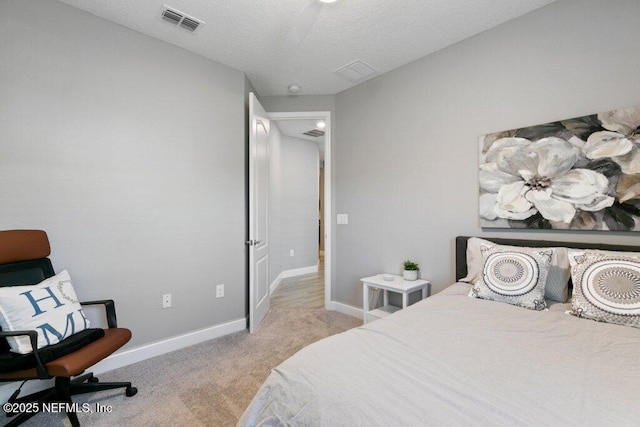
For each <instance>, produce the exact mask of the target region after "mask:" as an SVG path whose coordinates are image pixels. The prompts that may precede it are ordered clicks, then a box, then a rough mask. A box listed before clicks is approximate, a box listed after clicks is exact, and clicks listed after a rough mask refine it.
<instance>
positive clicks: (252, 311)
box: [247, 93, 271, 333]
mask: <svg viewBox="0 0 640 427" xmlns="http://www.w3.org/2000/svg"><path fill="white" fill-rule="evenodd" d="M249 127H250V129H249V241H248V242H247V245H249V246H248V247H249V332H250V333H253V332H255V330H256V328H257V327H258V325H259V324H260V322H261V321H262V319H263V318H264V316H265V315H266V314H267V311H269V304H270V298H271V296H270V295H269V228H268V226H269V127H270V123H269V120H268V119H267V118H266V112H265V111H264V108H262V105H260V102H259V101H258V98H256V97H255V95H254V94H253V93H250V94H249Z"/></svg>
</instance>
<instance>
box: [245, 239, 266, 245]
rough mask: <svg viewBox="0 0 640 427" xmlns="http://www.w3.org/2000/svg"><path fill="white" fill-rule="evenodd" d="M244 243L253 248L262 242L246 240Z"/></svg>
mask: <svg viewBox="0 0 640 427" xmlns="http://www.w3.org/2000/svg"><path fill="white" fill-rule="evenodd" d="M245 243H246V244H247V245H249V246H254V245H258V244H260V243H262V240H247V241H246V242H245Z"/></svg>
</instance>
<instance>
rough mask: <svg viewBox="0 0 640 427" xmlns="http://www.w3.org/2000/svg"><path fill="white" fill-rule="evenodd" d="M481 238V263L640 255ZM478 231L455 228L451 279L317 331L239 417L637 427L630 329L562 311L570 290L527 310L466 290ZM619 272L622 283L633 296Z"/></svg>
mask: <svg viewBox="0 0 640 427" xmlns="http://www.w3.org/2000/svg"><path fill="white" fill-rule="evenodd" d="M487 239H488V240H489V241H490V243H491V245H495V246H491V248H489V249H487V247H484V246H482V247H481V249H482V251H483V252H482V257H481V258H480V259H481V262H482V263H483V264H482V265H481V267H482V268H484V267H486V265H488V263H489V258H490V255H487V253H488V252H491V251H493V254H495V253H497V252H499V249H498V248H505V247H506V248H523V247H524V248H531V249H522V251H524V252H526V251H531V252H530V253H534V252H535V253H536V254H537V253H542V252H539V251H543V250H545V248H550V247H553V248H572V249H576V250H582V249H599V250H608V251H623V252H621V253H619V252H613V253H592V252H590V251H581V252H575V251H573V250H572V251H571V252H568V253H570V254H571V257H572V259H574V260H579V261H580V262H582V261H584V260H590V259H592V258H593V259H596V258H594V257H600V258H597V259H599V260H600V262H604V261H602V260H609V259H613V260H614V261H616V260H617V262H622V263H625V262H626V263H632V262H635V261H638V262H640V260H639V259H638V258H634V255H635V253H636V252H638V251H640V247H629V246H617V245H593V244H584V243H569V242H549V241H542V240H515V239H493V238H487ZM478 240H480V241H481V239H477V238H473V239H470V238H469V237H457V238H456V280H457V282H456V283H454V284H452V285H451V286H449V287H447V288H446V289H445V290H443V291H442V292H439V293H438V294H436V295H434V296H431V297H430V298H427V299H425V300H423V301H420V302H418V303H416V304H413V305H412V306H410V307H408V308H406V309H404V310H401V311H398V312H396V313H394V314H393V315H390V316H388V317H386V318H384V319H381V320H377V321H374V322H371V323H368V324H366V325H363V326H361V327H359V328H355V329H352V330H349V331H347V332H344V333H342V334H339V335H335V336H333V337H329V338H326V339H324V340H321V341H318V342H316V343H314V344H312V345H310V346H308V347H306V348H304V349H302V350H300V351H299V352H298V353H296V354H295V355H294V356H292V357H291V358H289V359H288V360H286V361H285V362H283V363H282V364H281V365H279V366H278V367H276V368H275V369H273V370H272V372H271V374H270V375H269V377H268V378H267V380H266V382H265V383H264V384H263V386H262V387H261V389H260V390H259V391H258V393H257V395H256V396H255V398H254V399H253V401H252V403H251V404H250V405H249V407H248V408H247V409H246V411H245V413H244V414H243V416H242V418H241V419H240V421H239V423H238V425H240V426H262V425H269V426H272V425H273V426H275V425H294V426H316V425H318V426H365V425H366V426H377V425H379V426H395V425H402V426H418V425H420V426H422V425H438V426H439V425H496V426H500V425H519V426H521V425H531V426H540V425H592V426H602V425H616V426H626V425H636V426H637V425H640V329H639V328H638V327H633V325H632V326H623V325H619V324H614V323H611V322H608V321H594V320H591V319H588V318H580V317H578V316H576V315H570V314H568V313H567V311H568V310H571V309H572V307H573V306H572V300H571V299H570V300H569V301H568V302H566V303H563V302H558V301H552V300H546V304H545V305H546V307H545V308H544V309H540V307H537V308H538V309H529V308H523V307H522V306H518V305H513V304H511V303H505V302H503V301H496V300H490V299H483V298H477V297H476V298H473V297H470V296H469V295H470V294H473V290H474V289H475V288H476V286H477V282H476V284H474V282H473V280H469V274H470V273H471V271H470V270H471V269H477V268H478V266H477V263H478V258H477V254H475V252H473V253H472V251H475V250H476V249H475V246H477V241H478ZM472 242H473V246H474V248H472V244H471V243H472ZM518 250H520V249H513V251H515V252H516V253H518ZM563 250H564V249H563ZM474 254H475V255H474ZM545 254H546V252H545ZM603 254H604V255H603ZM638 255H639V256H640V254H638ZM500 256H505V254H504V253H501V255H500ZM545 256H546V255H545ZM468 258H469V259H468ZM472 263H475V264H476V265H475V266H472ZM503 264H504V263H503ZM501 265H502V264H501ZM576 265H577V267H576ZM576 265H574V264H571V266H570V270H571V271H570V272H569V274H570V276H569V277H570V278H571V279H573V281H574V282H575V281H576V280H577V279H579V282H580V283H583V281H584V280H585V277H586V276H585V275H587V273H585V272H583V273H584V274H583V275H582V276H577V274H578V273H580V271H579V268H578V267H580V266H581V265H582V264H576ZM593 265H595V264H593ZM598 265H599V266H600V265H601V264H598ZM629 265H631V264H629ZM593 268H595V267H593ZM629 271H631V273H629V272H627V273H623V274H622V277H623V282H624V283H626V284H627V285H628V284H629V281H631V286H632V288H633V289H632V291H633V292H637V293H639V294H640V281H638V275H635V276H634V273H633V271H634V270H633V269H632V270H629ZM636 272H637V270H636ZM565 273H566V272H565ZM487 274H488V273H486V271H484V270H483V271H482V272H481V275H483V278H484V276H486V275H487ZM571 274H573V276H571ZM598 274H601V275H603V274H604V275H605V276H607V275H609V276H610V274H609V273H608V272H606V271H605V272H604V273H603V272H602V271H600V270H599V273H598ZM547 276H548V277H547V278H546V279H549V277H550V273H549V274H548V275H547ZM563 277H564V278H566V277H567V276H563ZM607 277H608V276H607ZM462 279H466V280H467V282H469V281H471V283H465V282H461V281H460V280H462ZM546 279H545V280H546ZM487 280H488V279H487ZM625 281H626V282H625ZM569 282H571V280H569ZM618 282H619V281H618ZM618 282H617V283H618ZM483 283H484V282H483ZM624 283H623V284H624ZM569 286H570V285H569ZM579 286H580V285H579V284H574V285H573V287H574V292H573V298H577V296H578V295H579V294H580V292H578V290H579V289H578V288H579ZM633 292H632V293H633ZM475 296H477V295H475ZM546 296H547V295H546V294H545V298H546ZM618 296H620V295H618ZM633 296H634V295H632V297H633ZM636 296H637V295H636ZM639 300H640V299H638V300H634V301H631V302H630V304H631V305H634V304H635V306H634V307H636V308H637V303H638V301H639ZM624 308H626V306H625V307H624ZM584 313H587V311H586V310H585V311H584V312H582V311H580V312H579V313H578V314H584ZM630 313H631V312H629V313H624V315H626V316H627V317H628V316H630V315H631V314H632V313H631V314H630ZM574 314H576V312H575V310H574ZM627 317H624V316H623V317H622V320H623V321H626V320H627ZM618 318H619V316H618ZM618 318H616V319H618ZM605 320H606V319H605ZM636 326H637V325H636Z"/></svg>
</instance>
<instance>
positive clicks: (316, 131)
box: [303, 129, 324, 138]
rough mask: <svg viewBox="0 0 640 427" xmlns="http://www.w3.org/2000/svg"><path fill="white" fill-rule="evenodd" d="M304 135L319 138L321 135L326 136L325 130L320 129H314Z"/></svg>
mask: <svg viewBox="0 0 640 427" xmlns="http://www.w3.org/2000/svg"><path fill="white" fill-rule="evenodd" d="M303 135H308V136H313V137H316V138H317V137H319V136H324V131H323V130H320V129H312V130H310V131H307V132H305V133H303Z"/></svg>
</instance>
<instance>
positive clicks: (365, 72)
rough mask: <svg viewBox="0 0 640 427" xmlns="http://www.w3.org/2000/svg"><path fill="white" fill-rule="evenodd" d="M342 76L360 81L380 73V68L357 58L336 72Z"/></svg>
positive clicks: (353, 80)
mask: <svg viewBox="0 0 640 427" xmlns="http://www.w3.org/2000/svg"><path fill="white" fill-rule="evenodd" d="M335 73H336V74H337V75H339V76H340V77H343V78H345V79H347V80H350V81H352V82H360V81H362V80H365V79H368V78H369V77H371V76H374V75H375V74H378V70H376V69H375V68H373V67H372V66H371V65H369V64H367V63H366V62H364V61H362V60H360V59H356V60H355V61H353V62H350V63H348V64H347V65H345V66H344V67H342V68H340V69H339V70H337V71H336V72H335Z"/></svg>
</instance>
